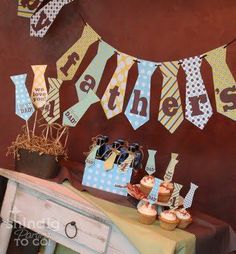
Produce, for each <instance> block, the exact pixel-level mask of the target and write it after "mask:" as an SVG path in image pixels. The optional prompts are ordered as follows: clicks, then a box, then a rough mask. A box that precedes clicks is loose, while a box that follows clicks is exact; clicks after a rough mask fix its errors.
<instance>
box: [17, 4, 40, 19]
mask: <svg viewBox="0 0 236 254" xmlns="http://www.w3.org/2000/svg"><path fill="white" fill-rule="evenodd" d="M42 2H43V0H18V12H17V15H18V16H20V17H24V18H30V17H31V16H32V15H33V14H34V12H35V11H36V10H37V8H38V7H39V6H40V4H41V3H42Z"/></svg>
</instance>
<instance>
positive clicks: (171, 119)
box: [158, 61, 184, 133]
mask: <svg viewBox="0 0 236 254" xmlns="http://www.w3.org/2000/svg"><path fill="white" fill-rule="evenodd" d="M160 70H161V72H162V75H163V82H162V90H161V101H160V107H159V115H158V121H159V122H160V123H161V124H162V125H163V126H164V127H165V128H166V129H167V130H169V132H170V133H173V132H174V131H175V130H176V129H177V128H178V127H179V125H180V124H181V123H182V122H183V120H184V115H183V109H182V105H181V99H180V93H179V87H178V81H177V74H178V70H179V64H178V62H177V61H174V62H165V63H162V64H161V66H160Z"/></svg>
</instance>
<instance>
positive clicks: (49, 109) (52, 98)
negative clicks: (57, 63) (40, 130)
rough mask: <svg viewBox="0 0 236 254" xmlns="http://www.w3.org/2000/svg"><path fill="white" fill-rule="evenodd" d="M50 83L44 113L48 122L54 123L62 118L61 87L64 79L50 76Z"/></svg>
mask: <svg viewBox="0 0 236 254" xmlns="http://www.w3.org/2000/svg"><path fill="white" fill-rule="evenodd" d="M48 83H49V92H48V98H47V102H46V105H45V107H44V109H43V112H42V115H43V117H44V119H45V120H46V121H47V122H48V124H52V123H54V122H55V121H56V120H57V119H59V118H60V97H59V89H60V87H61V84H62V81H61V80H58V79H55V78H48Z"/></svg>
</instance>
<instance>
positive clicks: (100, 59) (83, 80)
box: [75, 41, 115, 100]
mask: <svg viewBox="0 0 236 254" xmlns="http://www.w3.org/2000/svg"><path fill="white" fill-rule="evenodd" d="M114 50H115V49H114V48H113V47H111V46H110V45H108V44H107V43H106V42H104V41H101V42H100V43H99V46H98V52H97V55H96V56H95V57H94V59H93V61H92V62H91V63H90V64H89V66H88V67H87V69H86V70H85V71H84V73H83V74H82V75H81V77H80V78H79V80H78V81H77V82H76V84H75V86H76V91H77V94H78V98H79V100H82V99H83V98H84V96H86V94H87V93H88V90H90V89H92V90H93V91H94V92H96V91H97V89H98V85H99V83H100V80H101V77H102V73H103V71H104V69H105V66H106V63H107V60H108V59H109V58H110V57H111V56H112V55H113V54H114ZM98 67H99V68H98Z"/></svg>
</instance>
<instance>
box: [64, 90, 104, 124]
mask: <svg viewBox="0 0 236 254" xmlns="http://www.w3.org/2000/svg"><path fill="white" fill-rule="evenodd" d="M98 101H100V99H99V98H98V97H97V95H96V94H95V93H94V92H93V91H92V90H90V91H89V92H88V94H87V96H86V97H85V98H84V99H83V100H82V101H80V102H78V103H76V104H75V105H74V106H72V107H71V108H69V109H67V110H66V111H65V112H64V113H63V125H64V126H71V127H74V126H76V124H77V123H78V122H79V120H80V119H81V117H82V116H83V115H84V114H85V113H86V111H87V110H88V109H89V107H90V106H91V105H92V104H94V103H96V102H98Z"/></svg>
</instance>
